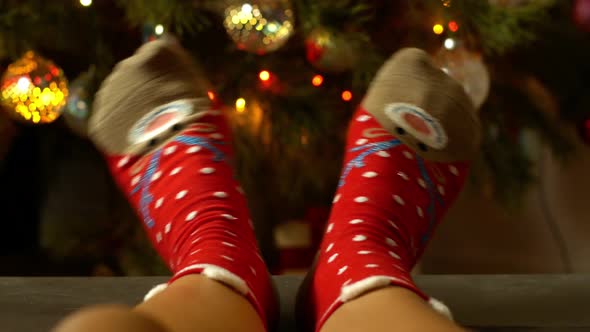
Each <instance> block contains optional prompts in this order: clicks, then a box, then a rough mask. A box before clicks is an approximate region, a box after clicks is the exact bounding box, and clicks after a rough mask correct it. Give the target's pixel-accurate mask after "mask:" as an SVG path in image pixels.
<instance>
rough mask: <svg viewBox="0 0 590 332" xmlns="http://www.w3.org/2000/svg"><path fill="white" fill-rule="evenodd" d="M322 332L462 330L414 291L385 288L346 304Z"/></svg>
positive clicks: (428, 331) (445, 331)
mask: <svg viewBox="0 0 590 332" xmlns="http://www.w3.org/2000/svg"><path fill="white" fill-rule="evenodd" d="M320 331H321V332H343V331H344V332H345V331H372V332H386V331H387V332H391V331H404V332H421V331H424V332H462V331H465V330H464V329H462V328H460V327H458V326H457V325H455V324H454V323H453V322H451V321H450V320H449V319H448V318H446V317H444V316H443V315H441V314H439V313H437V312H435V311H434V310H432V308H431V307H430V306H429V305H428V303H426V302H425V301H424V300H422V299H421V298H420V297H419V296H417V295H416V294H415V293H413V292H411V291H409V290H407V289H405V288H401V287H388V288H383V289H381V290H377V291H374V292H371V293H368V294H366V295H364V296H362V297H359V298H358V299H356V300H354V301H351V302H348V303H345V304H344V305H342V306H341V307H340V308H338V310H336V311H335V312H334V313H333V314H332V316H330V318H329V319H328V320H327V321H326V323H325V324H324V326H323V327H322V329H321V330H320Z"/></svg>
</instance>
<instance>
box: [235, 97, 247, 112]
mask: <svg viewBox="0 0 590 332" xmlns="http://www.w3.org/2000/svg"><path fill="white" fill-rule="evenodd" d="M245 110H246V99H244V98H238V99H237V100H236V111H238V113H242V112H244V111H245Z"/></svg>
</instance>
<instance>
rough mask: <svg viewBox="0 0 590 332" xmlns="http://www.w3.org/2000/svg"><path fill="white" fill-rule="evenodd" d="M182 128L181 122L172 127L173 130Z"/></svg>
mask: <svg viewBox="0 0 590 332" xmlns="http://www.w3.org/2000/svg"><path fill="white" fill-rule="evenodd" d="M181 129H182V125H181V124H180V123H175V124H174V125H173V126H172V127H170V130H171V131H179V130H181Z"/></svg>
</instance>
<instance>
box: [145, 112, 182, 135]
mask: <svg viewBox="0 0 590 332" xmlns="http://www.w3.org/2000/svg"><path fill="white" fill-rule="evenodd" d="M177 117H178V116H177V115H176V114H174V113H164V114H162V115H160V116H158V117H156V118H155V119H153V120H152V121H151V122H150V123H148V124H147V126H146V128H145V130H146V132H151V131H153V130H157V129H160V128H162V127H165V126H166V127H170V124H171V122H173V121H174V120H176V118H177ZM174 122H177V121H174Z"/></svg>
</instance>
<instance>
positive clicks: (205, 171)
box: [200, 167, 215, 174]
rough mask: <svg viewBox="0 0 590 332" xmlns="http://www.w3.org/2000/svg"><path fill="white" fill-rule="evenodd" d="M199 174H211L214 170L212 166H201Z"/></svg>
mask: <svg viewBox="0 0 590 332" xmlns="http://www.w3.org/2000/svg"><path fill="white" fill-rule="evenodd" d="M200 172H201V174H211V173H213V172H215V168H213V167H203V168H201V170H200Z"/></svg>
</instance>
